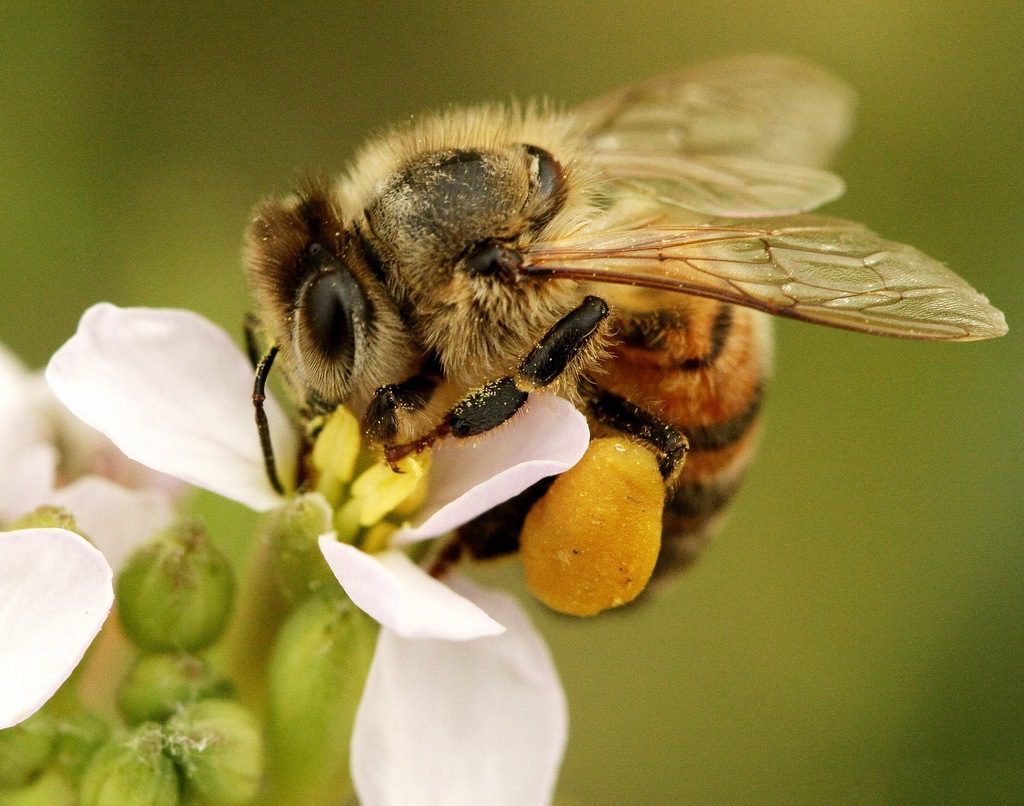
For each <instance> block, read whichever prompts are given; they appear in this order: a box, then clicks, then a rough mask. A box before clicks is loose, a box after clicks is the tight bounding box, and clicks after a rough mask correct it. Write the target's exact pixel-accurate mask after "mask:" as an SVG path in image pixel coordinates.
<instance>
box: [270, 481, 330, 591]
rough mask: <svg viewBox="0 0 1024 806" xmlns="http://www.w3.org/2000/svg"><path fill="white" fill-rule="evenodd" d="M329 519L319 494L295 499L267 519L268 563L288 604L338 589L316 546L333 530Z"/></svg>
mask: <svg viewBox="0 0 1024 806" xmlns="http://www.w3.org/2000/svg"><path fill="white" fill-rule="evenodd" d="M331 517H332V515H331V508H330V506H328V504H327V501H325V500H324V497H323V496H322V495H320V494H319V493H309V494H306V495H298V496H295V497H293V498H292V499H290V500H289V501H288V503H287V504H286V505H285V506H284V507H282V508H281V509H279V510H277V511H276V512H274V513H273V514H272V515H271V516H270V519H269V522H268V524H267V537H268V542H269V547H270V556H269V558H268V559H269V563H270V568H271V569H272V570H273V574H274V578H275V581H276V582H277V584H278V586H279V587H280V590H281V594H282V596H283V597H284V599H285V601H286V602H288V603H289V604H293V603H295V602H297V601H299V600H301V599H305V598H306V597H307V596H309V594H310V593H315V592H316V591H319V590H322V589H324V588H325V587H328V588H335V587H337V585H338V581H337V580H336V579H335V578H334V574H333V573H331V569H330V566H328V565H327V561H326V560H325V559H324V556H323V554H322V553H321V552H320V545H319V543H318V542H317V540H318V539H319V537H320V535H322V534H324V533H325V532H329V531H331V529H332V528H333V527H332V525H331Z"/></svg>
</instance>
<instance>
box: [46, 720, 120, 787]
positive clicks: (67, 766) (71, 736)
mask: <svg viewBox="0 0 1024 806" xmlns="http://www.w3.org/2000/svg"><path fill="white" fill-rule="evenodd" d="M109 738H110V725H108V724H107V723H106V722H105V721H104V720H103V719H101V718H100V717H98V716H96V714H91V713H89V712H87V711H77V712H75V713H73V714H69V715H68V716H63V717H61V718H60V719H59V720H58V722H57V765H58V766H59V767H60V768H61V769H62V770H64V772H66V773H67V774H68V776H69V777H70V778H71V779H72V780H76V781H77V780H78V778H80V777H81V775H82V773H83V772H84V771H85V767H86V765H87V764H88V763H89V761H90V760H91V759H92V757H93V754H94V753H95V752H96V751H97V750H98V749H99V748H100V747H101V746H102V745H103V744H104V743H105V742H106V741H107V739H109Z"/></svg>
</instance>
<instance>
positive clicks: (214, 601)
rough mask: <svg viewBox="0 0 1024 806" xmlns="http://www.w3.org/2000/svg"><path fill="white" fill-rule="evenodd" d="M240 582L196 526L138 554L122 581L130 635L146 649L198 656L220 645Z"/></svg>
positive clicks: (121, 607)
mask: <svg viewBox="0 0 1024 806" xmlns="http://www.w3.org/2000/svg"><path fill="white" fill-rule="evenodd" d="M234 588H235V583H234V576H233V575H232V572H231V565H230V564H229V563H228V560H227V558H226V557H225V556H224V555H223V554H221V552H220V551H218V550H217V549H216V547H215V546H214V545H213V544H212V543H211V542H210V540H209V538H208V537H207V535H206V530H205V529H204V528H203V527H201V526H199V525H196V524H189V525H184V526H181V527H178V528H175V529H172V530H170V531H169V532H167V533H166V534H164V535H162V536H161V537H159V538H158V539H157V540H155V541H154V542H152V543H150V544H149V545H146V546H143V547H142V548H140V549H138V550H137V551H136V552H135V553H134V554H133V555H132V556H131V557H130V558H129V559H128V563H127V564H126V565H125V567H124V570H122V571H121V574H120V576H118V578H117V606H118V612H119V613H120V615H121V623H122V624H123V625H124V630H125V632H126V633H127V634H128V637H129V638H131V639H132V640H133V641H134V642H135V643H136V644H138V645H139V646H141V647H142V648H144V649H149V650H154V651H161V650H168V649H188V650H196V649H202V648H203V647H205V646H207V645H209V644H211V643H212V642H213V641H215V640H216V639H217V638H218V637H219V636H220V634H221V632H222V631H223V629H224V626H225V624H226V623H227V620H228V616H229V615H231V606H232V599H233V596H234Z"/></svg>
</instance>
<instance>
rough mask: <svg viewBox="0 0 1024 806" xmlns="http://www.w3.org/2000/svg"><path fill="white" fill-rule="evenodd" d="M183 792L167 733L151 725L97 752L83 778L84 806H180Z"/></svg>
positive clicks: (144, 726) (150, 723)
mask: <svg viewBox="0 0 1024 806" xmlns="http://www.w3.org/2000/svg"><path fill="white" fill-rule="evenodd" d="M180 790H181V784H180V781H179V779H178V771H177V770H176V769H175V768H174V762H172V761H171V760H170V759H169V758H168V757H167V756H166V755H164V752H163V732H162V730H161V728H160V726H159V725H156V724H154V723H152V722H147V723H146V724H144V725H140V726H139V727H138V728H136V729H135V730H134V731H132V732H131V733H129V734H127V735H124V736H121V737H119V738H116V739H111V740H110V741H109V742H107V743H106V744H105V745H103V747H101V748H100V749H99V750H97V751H96V754H95V755H94V756H93V757H92V761H90V762H89V766H88V767H87V768H86V770H85V774H84V775H83V776H82V786H81V799H82V801H81V806H177V804H178V803H180V802H181V796H180Z"/></svg>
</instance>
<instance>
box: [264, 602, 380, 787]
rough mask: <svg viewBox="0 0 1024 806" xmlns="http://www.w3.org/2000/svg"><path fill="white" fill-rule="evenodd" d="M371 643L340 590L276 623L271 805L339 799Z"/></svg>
mask: <svg viewBox="0 0 1024 806" xmlns="http://www.w3.org/2000/svg"><path fill="white" fill-rule="evenodd" d="M376 642H377V625H376V623H375V622H373V621H372V620H371V619H370V618H369V617H367V616H366V615H365V614H364V613H363V612H362V611H360V610H359V609H358V608H356V607H355V606H354V605H353V604H352V603H351V602H349V601H348V600H347V599H344V598H342V597H341V596H340V594H335V595H331V596H326V595H325V596H314V597H311V598H309V599H307V600H306V601H305V602H303V603H302V604H300V605H299V606H298V607H297V608H296V609H295V610H294V611H293V612H292V613H291V615H290V616H289V617H288V620H287V621H286V622H285V623H284V625H283V626H282V628H281V630H280V632H279V633H278V636H277V641H276V643H275V645H274V648H273V652H272V654H271V659H270V667H269V674H268V678H269V684H268V689H269V690H268V705H267V710H268V720H269V721H268V731H269V735H268V740H269V743H270V764H271V769H270V785H271V789H272V794H273V797H272V798H271V799H270V800H271V802H275V803H329V802H330V803H333V802H340V801H343V800H344V794H345V792H346V791H348V790H349V788H350V786H351V783H350V780H349V771H348V749H349V741H350V739H351V735H352V723H353V722H354V720H355V714H356V708H357V707H358V705H359V700H360V698H361V697H362V693H363V684H364V682H365V681H366V674H367V672H368V670H369V668H370V660H371V659H372V657H373V650H374V647H375V646H376Z"/></svg>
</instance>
